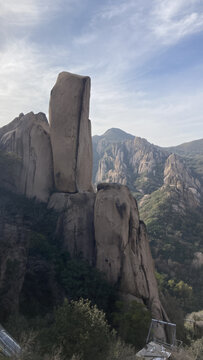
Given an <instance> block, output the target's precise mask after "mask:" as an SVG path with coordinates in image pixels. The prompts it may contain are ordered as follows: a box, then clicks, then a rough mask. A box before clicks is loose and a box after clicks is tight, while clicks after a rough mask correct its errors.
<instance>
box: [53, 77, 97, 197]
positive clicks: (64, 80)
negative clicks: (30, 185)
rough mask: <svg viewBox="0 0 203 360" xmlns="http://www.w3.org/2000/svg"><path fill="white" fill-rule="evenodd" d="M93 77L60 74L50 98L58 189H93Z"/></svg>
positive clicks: (74, 190)
mask: <svg viewBox="0 0 203 360" xmlns="http://www.w3.org/2000/svg"><path fill="white" fill-rule="evenodd" d="M89 97H90V78H89V77H87V76H79V75H74V74H71V73H68V72H62V73H60V74H59V76H58V79H57V82H56V84H55V85H54V87H53V89H52V91H51V98H50V108H49V117H50V128H51V142H52V148H53V160H54V178H55V187H56V190H57V191H61V192H70V193H74V192H82V191H89V190H91V177H92V144H91V124H90V121H89Z"/></svg>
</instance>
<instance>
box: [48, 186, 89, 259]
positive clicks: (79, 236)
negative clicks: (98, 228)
mask: <svg viewBox="0 0 203 360" xmlns="http://www.w3.org/2000/svg"><path fill="white" fill-rule="evenodd" d="M94 202H95V194H94V193H91V192H86V193H85V192H83V193H76V194H67V193H54V194H53V195H52V196H51V198H50V201H49V204H48V207H49V208H52V209H55V210H56V211H58V212H59V218H58V226H57V230H56V235H57V237H58V238H59V239H60V240H61V239H62V246H63V248H64V249H66V250H67V251H68V252H69V253H70V254H71V255H72V256H78V255H81V256H82V257H83V258H84V259H86V260H88V262H89V263H90V264H92V265H93V264H94V262H95V240H94Z"/></svg>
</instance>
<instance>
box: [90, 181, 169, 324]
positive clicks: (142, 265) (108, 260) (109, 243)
mask: <svg viewBox="0 0 203 360" xmlns="http://www.w3.org/2000/svg"><path fill="white" fill-rule="evenodd" d="M94 226H95V242H96V252H97V255H96V266H97V267H98V269H99V270H101V271H102V272H104V273H106V275H107V278H108V280H109V281H110V282H111V283H112V284H117V285H118V286H119V289H120V291H121V292H122V293H123V294H125V297H127V298H129V299H131V300H132V299H136V300H138V301H142V302H143V303H144V304H147V305H148V306H149V307H150V309H151V311H152V314H153V316H154V317H155V318H158V319H162V318H163V317H164V316H165V315H164V312H163V309H162V306H161V303H160V301H159V295H158V289H157V283H156V279H155V275H154V264H153V260H152V257H151V252H150V248H149V242H148V239H147V235H146V229H145V225H144V224H143V223H142V222H140V221H139V214H138V209H137V203H136V200H135V199H134V198H133V196H132V195H131V193H130V191H129V189H128V188H127V187H126V186H122V185H118V184H99V185H98V193H97V197H96V202H95V213H94Z"/></svg>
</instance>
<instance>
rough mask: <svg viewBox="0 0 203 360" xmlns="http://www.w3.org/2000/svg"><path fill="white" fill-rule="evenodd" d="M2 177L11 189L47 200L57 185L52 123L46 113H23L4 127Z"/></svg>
mask: <svg viewBox="0 0 203 360" xmlns="http://www.w3.org/2000/svg"><path fill="white" fill-rule="evenodd" d="M0 136H1V139H0V150H1V153H0V155H1V162H0V169H1V173H2V176H1V179H0V185H1V186H2V187H4V188H6V189H7V190H11V191H13V192H15V193H20V194H23V195H25V196H26V197H28V198H34V197H35V198H36V199H38V200H40V201H44V202H46V201H47V200H48V198H49V194H50V192H51V190H52V189H53V165H52V163H53V160H52V149H51V142H50V136H49V125H48V122H47V119H46V116H45V115H44V114H43V113H39V114H36V115H35V114H34V113H32V112H31V113H29V114H27V115H22V114H21V115H20V116H19V118H17V119H15V120H14V121H13V122H12V123H10V124H9V125H8V126H6V127H4V128H2V129H0Z"/></svg>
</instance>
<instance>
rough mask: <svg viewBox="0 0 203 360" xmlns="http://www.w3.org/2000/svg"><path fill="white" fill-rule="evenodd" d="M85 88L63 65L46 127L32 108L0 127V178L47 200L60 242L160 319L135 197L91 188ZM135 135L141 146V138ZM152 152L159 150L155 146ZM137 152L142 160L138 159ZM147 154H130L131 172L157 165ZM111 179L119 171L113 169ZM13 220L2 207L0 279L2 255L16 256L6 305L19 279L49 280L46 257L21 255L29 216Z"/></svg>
mask: <svg viewBox="0 0 203 360" xmlns="http://www.w3.org/2000/svg"><path fill="white" fill-rule="evenodd" d="M89 96H90V80H89V78H88V77H81V76H77V75H73V74H70V73H61V74H60V75H59V77H58V80H57V83H56V85H55V86H54V88H53V90H52V92H51V100H50V130H51V131H50V130H49V125H48V123H47V120H46V118H45V115H43V114H37V115H34V114H33V113H30V114H27V115H25V116H24V115H21V116H19V118H17V119H15V120H14V121H13V122H12V123H11V124H9V125H7V126H6V127H4V128H2V129H0V136H1V138H0V149H1V155H2V159H3V160H2V167H3V166H4V169H5V170H6V169H7V163H8V162H7V158H9V157H11V158H12V159H14V161H13V162H12V161H11V163H10V167H9V171H7V170H6V171H7V172H6V171H5V172H4V174H3V175H2V176H1V180H0V184H1V187H2V188H4V189H7V190H9V191H12V192H13V193H18V194H23V195H25V196H26V197H27V198H36V199H37V200H40V201H43V202H45V203H46V204H47V211H48V209H53V210H54V211H55V212H56V214H57V225H56V228H55V230H54V233H55V238H56V241H57V243H58V244H60V246H61V248H63V249H66V250H68V252H69V253H70V254H71V255H72V256H76V255H77V256H78V255H81V256H82V257H83V258H84V259H86V260H88V262H89V263H90V264H92V265H94V266H96V267H97V268H98V269H99V270H101V271H102V272H104V273H105V274H106V276H107V278H108V280H109V281H110V282H111V283H112V284H114V285H117V286H118V287H119V290H120V292H121V293H122V295H123V296H124V297H125V298H129V299H137V300H138V301H140V302H142V303H144V304H145V305H147V306H148V307H149V308H150V309H151V311H152V314H153V316H154V317H156V318H160V319H163V318H164V317H165V314H164V311H163V309H162V306H161V303H160V301H159V296H158V289H157V284H156V280H155V276H154V266H153V261H152V257H151V253H150V249H149V244H148V239H147V234H146V229H145V226H144V224H143V223H142V222H140V220H139V213H138V208H137V204H136V201H135V199H134V198H133V196H132V195H131V193H130V192H129V190H128V188H127V187H126V186H122V185H115V184H114V185H110V184H108V185H105V184H102V185H100V186H99V187H98V191H97V193H96V194H95V193H94V192H93V191H92V186H91V176H92V148H91V133H90V122H89V119H88V118H89ZM49 132H50V133H51V141H50V135H49ZM133 141H134V142H135V143H136V144H137V146H138V147H139V140H138V139H135V140H133ZM146 147H148V143H146ZM130 148H131V144H130V143H127V145H126V146H125V148H124V149H123V150H121V151H120V150H119V151H117V150H118V149H117V148H116V145H115V148H114V150H113V153H114V155H115V156H116V157H117V165H115V167H116V166H118V167H119V166H120V165H119V164H121V160H123V159H124V157H125V156H126V152H127V151H129V149H130ZM156 156H157V157H159V152H158V150H157V154H156ZM140 158H142V159H143V164H142V166H141V165H139V164H138V163H139V159H140ZM16 159H17V160H16ZM149 159H152V162H153V155H150V156H149V157H148V155H147V156H146V153H145V151H144V152H142V151H141V150H140V152H139V155H138V157H137V156H134V157H133V158H130V157H129V166H131V167H134V172H135V173H138V172H139V173H142V172H143V171H145V170H146V169H147V171H148V172H152V171H155V169H154V165H153V164H154V162H153V164H152V165H150V164H149ZM161 161H162V160H161ZM0 165H1V164H0ZM123 171H124V170H123ZM16 174H17V176H16ZM112 179H113V180H116V179H117V178H116V177H114V176H112ZM117 180H119V179H117ZM122 183H125V181H123V182H122ZM50 193H51V195H50ZM24 215H25V214H24ZM33 220H34V219H33ZM12 221H13V222H12ZM12 221H11V222H10V223H9V225H7V223H8V221H7V217H6V215H5V214H4V213H3V214H2V217H1V228H0V231H1V235H2V241H1V244H0V246H2V249H3V254H4V258H3V259H4V260H2V262H1V274H2V281H3V282H2V283H1V284H3V283H6V281H8V274H7V272H6V268H7V265H6V264H7V263H8V260H7V259H10V258H11V259H14V260H15V258H16V260H17V261H20V266H19V275H18V277H17V280H15V286H13V282H14V280H13V278H11V280H10V281H11V282H12V286H11V288H13V292H12V294H10V293H8V294H7V296H6V297H5V298H6V299H8V298H9V296H10V297H13V296H14V293H15V297H16V301H15V302H13V303H12V306H11V305H9V304H10V303H9V302H8V309H9V311H10V312H12V311H13V310H14V309H17V307H18V298H19V294H20V292H21V288H22V286H23V282H24V279H27V278H29V276H31V277H32V276H34V275H33V274H35V277H36V276H40V273H41V274H42V273H44V274H45V275H46V276H45V278H46V279H47V280H46V283H49V282H50V281H49V276H48V275H47V274H48V273H49V272H47V271H45V270H46V269H45V267H46V264H44V265H43V266H42V263H41V262H40V264H39V266H35V265H36V261H35V262H34V260H33V259H31V260H32V261H31V260H29V261H28V263H26V261H27V260H26V259H27V258H26V244H28V243H29V229H32V221H30V223H29V224H28V226H27V225H26V221H25V218H23V220H21V218H20V217H19V218H18V217H14V218H13V220H12ZM14 233H15V235H13V234H14ZM35 241H36V239H35ZM37 241H38V239H37ZM21 245H22V246H21ZM3 246H5V249H4V248H3ZM26 264H27V265H26ZM40 269H41V270H40ZM43 269H45V270H43ZM36 274H39V275H36ZM12 276H13V275H12ZM47 276H48V278H47ZM1 284H0V286H1V289H4V287H3V285H1ZM2 291H4V290H2ZM50 291H52V290H50Z"/></svg>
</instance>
